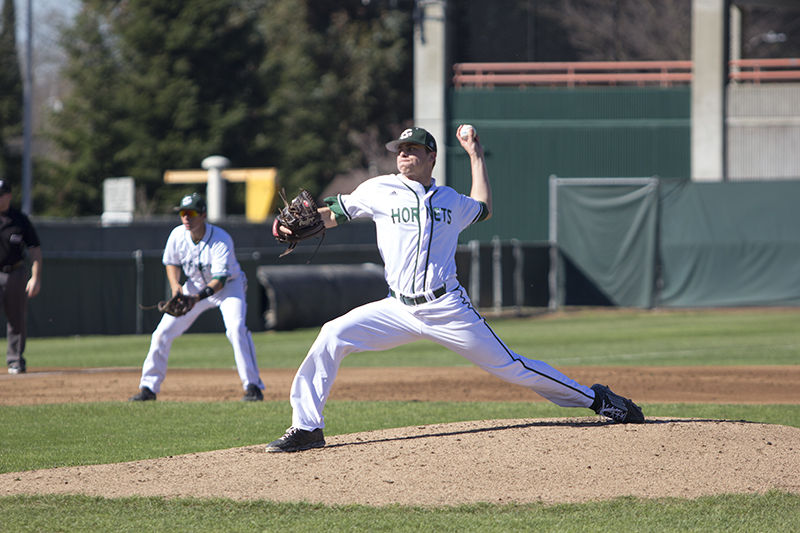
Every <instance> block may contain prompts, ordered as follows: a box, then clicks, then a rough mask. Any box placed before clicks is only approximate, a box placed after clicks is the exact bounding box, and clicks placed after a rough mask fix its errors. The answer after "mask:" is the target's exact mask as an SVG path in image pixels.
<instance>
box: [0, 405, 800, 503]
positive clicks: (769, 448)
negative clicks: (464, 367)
mask: <svg viewBox="0 0 800 533" xmlns="http://www.w3.org/2000/svg"><path fill="white" fill-rule="evenodd" d="M278 436H279V435H275V436H274V437H275V438H277V437H278ZM326 441H327V446H326V447H324V448H321V449H317V450H309V451H306V452H299V453H290V454H282V453H265V452H264V446H263V445H259V446H250V447H245V448H234V449H229V450H220V451H213V452H206V453H194V454H188V455H182V456H176V457H168V458H163V459H153V460H145V461H134V462H130V463H120V464H111V465H93V466H79V467H68V468H58V469H52V470H39V471H31V472H21V473H20V472H18V473H9V474H2V475H0V487H1V488H0V494H19V493H27V494H43V493H81V494H89V495H97V496H105V497H121V496H133V495H140V496H165V497H199V498H209V497H222V498H232V499H236V500H257V499H264V500H272V501H308V502H320V503H325V504H363V505H386V504H402V505H436V506H439V505H458V504H466V503H474V502H491V503H501V504H502V503H526V502H544V503H560V502H582V501H589V500H604V499H610V498H614V497H618V496H636V497H642V498H658V497H681V498H694V497H698V496H703V495H711V494H722V493H761V492H766V491H768V490H770V489H778V490H783V491H788V492H794V493H800V479H798V478H797V476H796V470H797V463H796V460H797V453H798V450H800V429H798V428H792V427H786V426H777V425H769V424H756V423H748V422H743V421H718V420H699V419H666V418H660V419H649V420H648V421H647V423H645V424H639V425H620V424H613V423H608V422H605V421H602V420H600V419H598V418H597V417H591V418H558V419H543V420H542V419H539V420H492V421H477V422H461V423H455V424H438V425H427V426H419V427H406V428H397V429H390V430H385V431H374V432H366V433H356V434H350V435H336V436H329V437H326Z"/></svg>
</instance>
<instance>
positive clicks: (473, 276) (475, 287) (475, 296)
mask: <svg viewBox="0 0 800 533" xmlns="http://www.w3.org/2000/svg"><path fill="white" fill-rule="evenodd" d="M469 251H470V270H469V298H470V300H472V304H473V305H474V306H475V307H480V306H481V243H480V241H477V240H475V241H469Z"/></svg>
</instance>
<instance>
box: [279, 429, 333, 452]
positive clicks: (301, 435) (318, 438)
mask: <svg viewBox="0 0 800 533" xmlns="http://www.w3.org/2000/svg"><path fill="white" fill-rule="evenodd" d="M323 446H325V437H323V436H322V428H317V429H315V430H313V431H306V430H305V429H297V428H289V429H287V430H286V433H285V434H284V435H283V437H281V438H279V439H278V440H274V441H272V442H270V443H269V444H267V449H266V450H265V451H267V452H301V451H303V450H310V449H311V448H322V447H323Z"/></svg>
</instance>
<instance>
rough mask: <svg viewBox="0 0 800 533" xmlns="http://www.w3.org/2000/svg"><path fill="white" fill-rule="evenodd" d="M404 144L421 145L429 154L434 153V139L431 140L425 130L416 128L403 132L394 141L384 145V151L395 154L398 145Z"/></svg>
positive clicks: (431, 137)
mask: <svg viewBox="0 0 800 533" xmlns="http://www.w3.org/2000/svg"><path fill="white" fill-rule="evenodd" d="M404 143H411V144H421V145H422V146H424V147H425V148H427V149H428V150H430V151H431V152H435V151H436V139H434V138H433V135H431V134H430V133H428V132H427V130H424V129H422V128H416V127H414V128H408V129H407V130H404V131H403V133H401V134H400V137H398V138H397V139H396V140H394V141H389V142H388V143H386V149H387V150H389V151H390V152H397V151H398V148H399V147H400V145H401V144H404Z"/></svg>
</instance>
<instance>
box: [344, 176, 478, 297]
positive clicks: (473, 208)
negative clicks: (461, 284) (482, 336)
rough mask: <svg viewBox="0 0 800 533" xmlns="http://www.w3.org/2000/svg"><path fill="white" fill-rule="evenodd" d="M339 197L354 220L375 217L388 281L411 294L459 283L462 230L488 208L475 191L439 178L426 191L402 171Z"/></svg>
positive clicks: (373, 218)
mask: <svg viewBox="0 0 800 533" xmlns="http://www.w3.org/2000/svg"><path fill="white" fill-rule="evenodd" d="M337 201H338V203H339V205H340V206H341V208H342V211H343V212H344V215H345V216H346V217H347V218H348V219H354V218H360V217H370V218H372V220H373V221H374V222H375V228H376V233H377V239H378V249H379V250H380V253H381V257H382V258H383V263H384V265H385V268H386V283H387V284H388V285H389V288H391V289H393V290H394V291H395V292H398V293H401V294H406V295H417V294H422V293H424V292H426V291H430V290H435V289H437V288H439V287H441V286H443V285H445V284H448V286H452V287H455V285H456V284H457V282H456V260H455V255H456V246H458V235H459V234H460V233H461V232H462V231H463V230H464V228H466V227H467V226H469V225H470V224H473V223H475V222H477V221H478V219H479V217H480V216H481V215H482V214H483V213H484V211H483V207H482V205H481V203H480V202H478V201H476V200H474V199H472V198H470V197H469V196H464V195H463V194H459V193H458V192H456V191H455V190H453V189H451V188H450V187H437V186H436V181H435V180H433V183H432V185H431V187H430V189H428V191H425V188H424V187H423V186H422V185H421V184H419V183H417V182H415V181H412V180H409V179H408V178H406V177H405V176H403V175H402V174H389V175H386V176H378V177H376V178H372V179H370V180H367V181H366V182H364V183H362V184H361V185H360V186H359V187H358V188H357V189H356V190H355V191H353V193H352V194H349V195H339V196H338V197H337Z"/></svg>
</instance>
